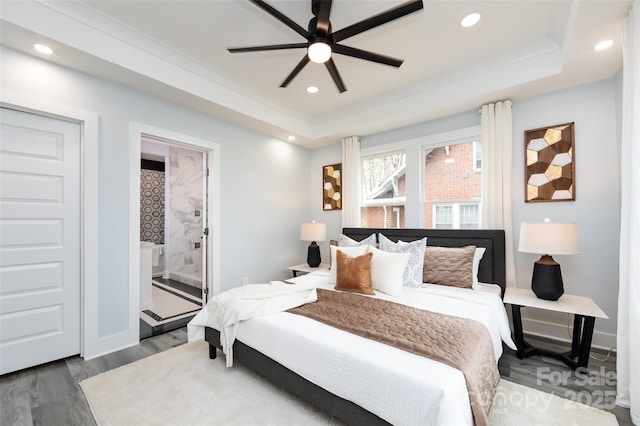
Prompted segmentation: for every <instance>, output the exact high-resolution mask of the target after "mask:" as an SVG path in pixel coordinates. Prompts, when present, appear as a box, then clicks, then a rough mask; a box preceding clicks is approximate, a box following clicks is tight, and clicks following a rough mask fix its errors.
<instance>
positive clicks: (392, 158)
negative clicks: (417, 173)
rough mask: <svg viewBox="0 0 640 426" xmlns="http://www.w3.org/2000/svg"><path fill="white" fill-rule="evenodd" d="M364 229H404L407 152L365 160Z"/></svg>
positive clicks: (371, 157) (363, 161)
mask: <svg viewBox="0 0 640 426" xmlns="http://www.w3.org/2000/svg"><path fill="white" fill-rule="evenodd" d="M361 167H362V170H361V173H362V205H361V218H362V226H363V227H365V228H402V227H404V204H405V199H406V198H405V197H406V194H405V190H406V185H405V184H406V180H405V179H406V178H405V167H406V153H405V152H404V151H397V152H389V153H384V154H379V155H374V156H368V157H363V158H362V166H361Z"/></svg>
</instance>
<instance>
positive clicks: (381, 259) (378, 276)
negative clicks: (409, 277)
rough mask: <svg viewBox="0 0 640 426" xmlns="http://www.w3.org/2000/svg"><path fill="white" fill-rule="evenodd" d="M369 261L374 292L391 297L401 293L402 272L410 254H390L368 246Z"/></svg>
mask: <svg viewBox="0 0 640 426" xmlns="http://www.w3.org/2000/svg"><path fill="white" fill-rule="evenodd" d="M369 253H373V258H372V259H371V282H372V284H373V288H374V290H380V291H381V292H383V293H387V294H389V295H391V296H395V295H396V294H399V293H400V292H401V291H402V284H403V276H404V271H405V269H406V268H407V262H409V257H411V253H391V252H388V251H383V250H379V249H377V248H375V247H374V246H369Z"/></svg>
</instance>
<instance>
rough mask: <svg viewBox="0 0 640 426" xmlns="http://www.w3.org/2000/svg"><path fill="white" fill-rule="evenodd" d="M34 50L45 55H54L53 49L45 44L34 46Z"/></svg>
mask: <svg viewBox="0 0 640 426" xmlns="http://www.w3.org/2000/svg"><path fill="white" fill-rule="evenodd" d="M33 48H34V49H36V50H37V51H38V52H40V53H44V54H45V55H51V54H52V53H53V49H52V48H50V47H49V46H46V45H44V44H40V43H36V44H34V45H33Z"/></svg>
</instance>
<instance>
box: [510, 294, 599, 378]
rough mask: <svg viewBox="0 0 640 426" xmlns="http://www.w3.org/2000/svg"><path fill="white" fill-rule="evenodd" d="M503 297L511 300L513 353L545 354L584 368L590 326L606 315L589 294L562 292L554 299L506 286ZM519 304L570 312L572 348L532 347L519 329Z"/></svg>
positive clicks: (519, 355) (587, 353)
mask: <svg viewBox="0 0 640 426" xmlns="http://www.w3.org/2000/svg"><path fill="white" fill-rule="evenodd" d="M503 301H504V303H509V304H511V312H512V313H513V328H514V335H515V340H516V342H515V343H516V346H517V348H518V350H517V352H516V355H517V356H518V358H520V359H522V358H526V357H530V356H532V355H545V356H549V357H552V358H556V359H559V360H561V361H563V362H564V363H565V364H567V365H568V366H569V367H571V368H573V369H574V370H575V369H576V368H578V367H585V368H586V367H587V364H588V363H589V352H591V339H592V337H593V326H594V324H595V322H596V318H609V317H608V316H607V314H605V313H604V312H603V311H602V309H600V307H599V306H598V305H596V303H595V302H594V301H593V300H592V299H591V298H590V297H583V296H572V295H570V294H563V295H562V296H561V297H560V299H558V300H557V301H551V300H543V299H538V297H537V296H536V295H535V294H534V293H533V291H531V290H530V289H525V288H513V287H507V289H506V291H505V294H504V300H503ZM522 307H528V308H536V309H546V310H548V311H556V312H566V313H568V314H573V338H572V340H571V351H569V352H552V351H548V350H546V349H538V348H534V347H533V346H531V345H530V344H529V343H527V341H526V340H524V336H523V333H522V316H521V315H520V308H522Z"/></svg>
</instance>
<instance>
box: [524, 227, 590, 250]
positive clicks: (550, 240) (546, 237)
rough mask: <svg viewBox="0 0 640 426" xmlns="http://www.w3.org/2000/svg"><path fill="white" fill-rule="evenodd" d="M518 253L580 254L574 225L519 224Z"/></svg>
mask: <svg viewBox="0 0 640 426" xmlns="http://www.w3.org/2000/svg"><path fill="white" fill-rule="evenodd" d="M518 251H521V252H524V253H537V254H548V255H556V254H557V255H562V254H577V253H580V245H579V243H578V226H577V225H576V224H575V223H521V224H520V243H519V245H518Z"/></svg>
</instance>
